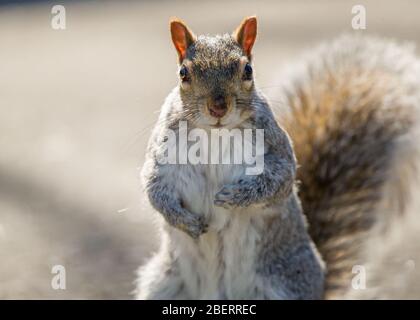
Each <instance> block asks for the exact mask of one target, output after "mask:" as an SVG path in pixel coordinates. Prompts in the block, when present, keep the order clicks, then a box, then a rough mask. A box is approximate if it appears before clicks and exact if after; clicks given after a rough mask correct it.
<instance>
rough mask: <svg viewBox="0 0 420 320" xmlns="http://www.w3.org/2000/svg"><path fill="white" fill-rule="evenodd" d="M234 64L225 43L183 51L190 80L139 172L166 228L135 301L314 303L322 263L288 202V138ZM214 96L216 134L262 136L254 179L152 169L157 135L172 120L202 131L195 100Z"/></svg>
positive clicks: (158, 152) (295, 202)
mask: <svg viewBox="0 0 420 320" xmlns="http://www.w3.org/2000/svg"><path fill="white" fill-rule="evenodd" d="M241 59H242V60H241ZM243 59H244V55H243V53H242V49H241V48H240V47H239V45H238V44H237V43H236V41H235V40H234V39H233V38H232V36H230V35H224V36H216V37H199V38H198V40H197V41H196V42H195V43H194V44H193V45H192V46H191V47H190V48H189V49H188V52H187V57H186V61H185V62H184V63H185V64H187V65H188V67H189V70H190V72H191V73H192V75H191V76H192V78H193V80H192V82H191V84H189V85H188V87H185V86H184V85H183V84H180V86H179V87H177V88H175V89H174V90H173V92H172V93H171V94H170V95H169V96H168V98H167V99H166V102H165V104H164V106H163V108H162V112H161V115H160V117H159V120H158V123H157V125H156V127H155V129H154V131H153V134H152V137H151V139H150V142H149V146H148V151H147V155H146V161H145V164H144V167H143V170H142V177H143V183H144V186H145V192H146V193H147V195H148V197H149V200H150V202H151V204H152V206H153V207H154V208H155V209H156V211H157V212H159V213H160V214H161V215H162V217H163V218H164V219H165V221H166V223H164V225H163V226H164V228H163V233H162V245H161V248H160V250H159V252H158V253H157V254H156V255H155V256H154V257H152V259H151V260H150V261H149V262H148V263H147V264H146V265H145V266H143V267H142V268H141V269H140V271H139V278H138V280H137V283H138V286H137V298H140V299H185V298H187V299H201V298H203V299H205V298H207V299H319V298H321V297H322V295H323V283H324V268H323V263H322V261H321V259H320V257H319V255H318V253H317V251H316V249H315V247H314V245H313V243H312V241H311V239H310V237H309V235H308V233H307V230H306V224H305V220H304V216H303V215H302V210H301V207H300V203H299V199H298V198H297V195H296V190H295V187H294V181H295V174H296V161H295V156H294V153H293V149H292V146H291V142H290V139H289V137H288V135H287V134H286V133H285V131H284V130H283V129H282V128H280V127H279V126H278V124H277V122H276V121H275V120H274V116H273V114H272V112H271V110H270V107H269V105H268V103H267V101H266V99H265V98H264V96H263V95H262V94H261V93H260V92H259V91H258V90H257V89H256V88H255V85H254V82H253V81H252V82H251V83H250V82H249V81H247V82H246V83H244V81H243V80H242V76H241V74H242V69H241V66H242V63H243ZM220 94H223V95H224V96H225V97H226V99H227V101H228V104H229V110H230V113H229V114H228V115H227V116H226V123H221V124H222V125H223V127H225V128H229V129H232V128H236V129H239V130H244V129H250V128H253V129H264V130H265V135H264V139H265V155H264V171H263V173H262V174H261V175H257V176H249V175H245V173H244V172H245V168H246V165H245V164H229V165H226V164H208V165H202V164H198V165H192V164H190V163H188V164H176V165H170V164H164V165H162V164H159V161H158V159H159V158H160V157H161V156H162V153H163V152H164V151H163V150H162V141H163V140H164V137H165V135H166V133H167V130H169V129H177V128H178V123H179V121H180V120H183V121H187V122H188V126H189V129H193V128H203V129H206V130H208V129H209V128H210V127H211V124H210V122H211V121H213V120H212V119H209V118H206V117H205V101H206V99H208V98H209V97H210V98H211V97H213V96H217V95H220ZM223 119H225V118H223ZM223 119H222V120H221V121H223ZM253 143H255V141H253Z"/></svg>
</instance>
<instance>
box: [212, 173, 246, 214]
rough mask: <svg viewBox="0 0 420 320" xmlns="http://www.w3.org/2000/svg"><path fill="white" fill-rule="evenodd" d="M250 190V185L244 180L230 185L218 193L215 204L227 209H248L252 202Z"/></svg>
mask: <svg viewBox="0 0 420 320" xmlns="http://www.w3.org/2000/svg"><path fill="white" fill-rule="evenodd" d="M250 190H251V189H250V188H249V185H247V184H246V183H245V181H243V180H240V181H239V182H238V183H235V184H228V185H226V186H224V187H223V188H222V190H220V191H219V192H218V193H216V196H215V198H214V204H215V205H216V206H218V207H223V208H225V209H230V208H232V207H246V206H248V205H249V204H250V203H251V202H252V201H251V193H250Z"/></svg>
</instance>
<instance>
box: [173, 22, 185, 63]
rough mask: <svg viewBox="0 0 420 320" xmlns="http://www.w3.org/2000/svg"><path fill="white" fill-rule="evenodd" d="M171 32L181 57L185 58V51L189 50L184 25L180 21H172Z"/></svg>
mask: <svg viewBox="0 0 420 320" xmlns="http://www.w3.org/2000/svg"><path fill="white" fill-rule="evenodd" d="M171 33H172V41H173V43H174V45H175V48H176V50H177V51H178V54H179V56H180V57H181V59H184V58H185V53H186V51H187V39H186V30H185V28H184V26H183V25H181V24H180V23H178V22H174V23H172V26H171Z"/></svg>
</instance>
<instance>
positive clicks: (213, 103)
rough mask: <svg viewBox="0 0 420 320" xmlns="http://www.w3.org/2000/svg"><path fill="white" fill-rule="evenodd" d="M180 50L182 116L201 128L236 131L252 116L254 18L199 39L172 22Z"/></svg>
mask: <svg viewBox="0 0 420 320" xmlns="http://www.w3.org/2000/svg"><path fill="white" fill-rule="evenodd" d="M170 30H171V36H172V41H173V43H174V46H175V49H176V51H177V52H178V57H179V59H178V61H179V75H178V76H179V86H180V88H179V90H180V96H181V100H182V103H183V108H184V110H185V114H186V115H187V116H188V118H189V120H191V121H194V122H195V124H196V125H197V126H201V127H210V128H211V127H222V126H226V127H234V126H236V125H238V124H239V123H241V122H243V121H244V120H246V119H247V118H249V117H250V115H251V114H252V96H253V94H254V78H253V70H252V64H251V56H252V54H251V50H252V47H253V45H254V42H255V38H256V36H257V19H256V17H248V18H246V19H244V20H243V21H242V23H241V24H240V25H239V27H238V28H237V29H236V30H235V31H234V32H233V34H225V35H221V36H220V35H218V36H214V37H211V36H198V37H196V36H195V35H194V34H193V33H192V31H191V30H190V29H189V28H188V27H187V26H186V25H185V23H183V22H182V21H181V20H179V19H172V20H171V22H170Z"/></svg>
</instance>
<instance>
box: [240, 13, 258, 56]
mask: <svg viewBox="0 0 420 320" xmlns="http://www.w3.org/2000/svg"><path fill="white" fill-rule="evenodd" d="M256 37H257V20H256V19H255V18H253V19H250V20H249V21H247V22H246V24H245V26H244V32H243V41H242V47H243V49H244V51H245V53H246V54H247V55H250V54H251V49H252V46H253V45H254V42H255V38H256Z"/></svg>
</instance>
